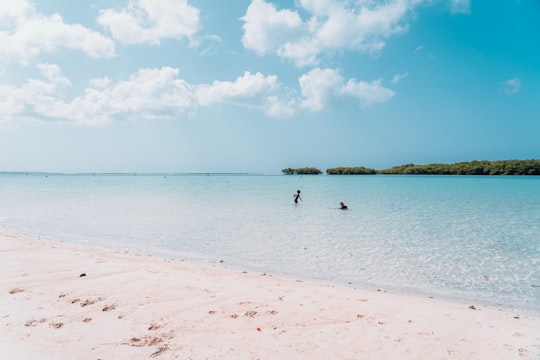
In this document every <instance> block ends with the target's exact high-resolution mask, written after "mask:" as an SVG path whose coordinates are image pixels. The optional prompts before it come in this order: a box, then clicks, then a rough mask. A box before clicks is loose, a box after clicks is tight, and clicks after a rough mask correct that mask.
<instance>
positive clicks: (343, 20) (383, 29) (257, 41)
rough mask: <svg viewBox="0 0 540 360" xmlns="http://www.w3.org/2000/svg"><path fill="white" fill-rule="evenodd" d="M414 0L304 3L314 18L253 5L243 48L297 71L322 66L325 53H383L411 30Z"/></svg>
mask: <svg viewBox="0 0 540 360" xmlns="http://www.w3.org/2000/svg"><path fill="white" fill-rule="evenodd" d="M413 3H415V2H409V1H408V0H393V1H389V2H373V1H363V2H351V1H344V0H342V1H339V0H301V1H300V5H301V6H302V7H303V10H304V11H305V12H307V13H308V16H309V18H308V19H306V20H305V21H303V20H302V19H301V17H300V15H299V13H298V12H295V11H292V10H279V11H278V10H276V8H275V7H274V6H273V5H272V4H270V3H267V2H266V1H264V0H253V1H252V3H251V5H250V6H249V7H248V10H247V12H246V15H245V16H244V17H243V18H242V20H243V21H244V26H243V28H244V36H243V44H244V47H246V48H247V49H250V50H253V51H255V52H256V53H258V54H267V53H270V52H274V53H275V54H277V55H278V56H280V57H281V58H283V59H286V60H289V61H292V62H293V63H295V64H296V65H297V66H307V65H311V66H314V65H317V64H318V63H319V56H320V55H321V54H322V53H325V52H334V51H340V50H348V51H358V52H363V53H370V54H377V53H379V52H380V51H381V50H382V49H383V47H384V46H385V44H386V40H387V39H388V38H389V37H390V36H391V35H393V34H395V33H398V32H402V31H406V30H407V25H406V24H405V19H406V15H407V13H408V11H409V10H410V8H411V6H412V5H411V4H413Z"/></svg>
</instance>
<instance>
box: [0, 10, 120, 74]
mask: <svg viewBox="0 0 540 360" xmlns="http://www.w3.org/2000/svg"><path fill="white" fill-rule="evenodd" d="M0 44H2V45H1V46H0V63H5V64H9V63H11V62H19V63H21V64H25V65H27V64H29V62H30V60H32V59H33V58H35V57H37V56H39V55H40V54H41V53H54V52H56V51H58V50H59V49H61V48H66V49H73V50H81V51H83V52H85V53H86V54H87V55H88V56H91V57H105V58H109V57H113V56H115V49H114V42H113V41H112V40H110V39H109V38H107V37H105V36H103V35H102V34H100V33H98V32H96V31H93V30H90V29H88V28H85V27H84V26H82V25H80V24H66V23H65V22H64V20H63V18H62V17H61V16H60V15H59V14H56V13H55V14H53V15H50V16H46V15H43V14H40V13H38V12H37V11H36V9H35V6H34V5H33V4H32V3H31V2H29V1H27V0H19V1H9V2H8V1H3V2H2V3H1V4H0Z"/></svg>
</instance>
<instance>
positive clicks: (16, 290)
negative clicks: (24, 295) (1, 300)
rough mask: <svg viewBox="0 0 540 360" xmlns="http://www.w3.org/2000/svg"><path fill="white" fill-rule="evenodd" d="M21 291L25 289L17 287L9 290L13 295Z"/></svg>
mask: <svg viewBox="0 0 540 360" xmlns="http://www.w3.org/2000/svg"><path fill="white" fill-rule="evenodd" d="M20 292H24V289H19V288H15V289H11V290H9V293H10V294H11V295H13V294H17V293H20Z"/></svg>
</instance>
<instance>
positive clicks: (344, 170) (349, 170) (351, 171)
mask: <svg viewBox="0 0 540 360" xmlns="http://www.w3.org/2000/svg"><path fill="white" fill-rule="evenodd" d="M326 173H327V174H328V175H374V174H377V170H375V169H370V168H366V167H363V166H356V167H335V168H330V169H326Z"/></svg>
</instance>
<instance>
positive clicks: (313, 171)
mask: <svg viewBox="0 0 540 360" xmlns="http://www.w3.org/2000/svg"><path fill="white" fill-rule="evenodd" d="M281 172H282V173H283V174H285V175H319V174H322V171H321V170H319V169H317V168H315V167H303V168H297V169H293V168H286V169H283V170H281Z"/></svg>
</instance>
